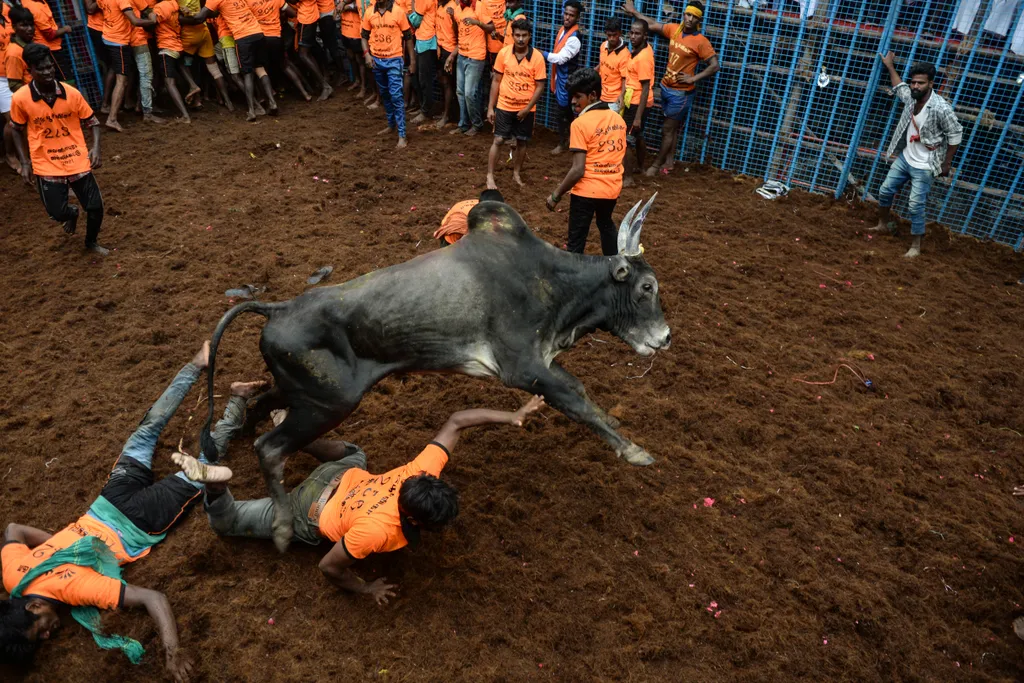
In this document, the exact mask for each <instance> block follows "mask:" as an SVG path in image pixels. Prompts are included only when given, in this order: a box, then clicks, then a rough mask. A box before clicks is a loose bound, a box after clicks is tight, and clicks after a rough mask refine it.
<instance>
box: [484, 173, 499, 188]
mask: <svg viewBox="0 0 1024 683" xmlns="http://www.w3.org/2000/svg"><path fill="white" fill-rule="evenodd" d="M487 189H488V190H497V189H498V183H496V182H494V176H493V175H492V174H490V173H488V174H487Z"/></svg>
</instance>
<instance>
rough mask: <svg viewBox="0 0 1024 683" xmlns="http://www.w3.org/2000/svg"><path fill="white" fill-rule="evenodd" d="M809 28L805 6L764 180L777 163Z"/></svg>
mask: <svg viewBox="0 0 1024 683" xmlns="http://www.w3.org/2000/svg"><path fill="white" fill-rule="evenodd" d="M806 26H807V16H806V15H805V14H804V10H803V6H801V7H800V30H799V31H797V34H796V46H795V47H794V48H793V57H792V58H791V59H790V60H789V76H788V77H787V78H786V91H785V94H783V96H782V103H780V104H779V119H778V121H776V122H775V136H774V137H773V138H772V147H771V150H770V152H771V153H770V155H769V157H768V165H767V166H765V168H764V179H765V180H768V175H769V174H770V172H771V168H772V164H773V163H774V162H775V150H776V149H778V144H779V133H781V132H782V122H783V120H784V119H785V118H786V107H785V106H784V105H785V104H786V103H788V102H789V97H790V95H791V94H792V91H793V74H794V73H796V60H797V58H798V57H799V56H800V48H801V47H802V46H803V42H804V29H805V28H806ZM764 82H765V83H767V82H768V76H767V74H765V79H764Z"/></svg>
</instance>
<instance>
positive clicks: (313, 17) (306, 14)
mask: <svg viewBox="0 0 1024 683" xmlns="http://www.w3.org/2000/svg"><path fill="white" fill-rule="evenodd" d="M288 2H289V3H290V4H292V5H295V11H296V13H297V16H296V18H295V21H296V24H297V26H296V27H295V47H296V49H298V51H299V59H300V60H301V61H302V63H303V64H304V65H305V67H306V68H307V69H308V70H309V72H310V73H312V74H313V76H314V77H315V78H316V80H317V81H318V82H319V84H320V86H321V89H320V97H319V98H318V99H319V100H320V101H321V102H323V101H325V100H326V99H327V98H328V97H330V96H331V93H333V92H334V88H332V87H331V85H330V83H328V82H327V74H326V73H324V72H321V70H320V65H319V64H317V61H316V59H314V58H313V55H312V53H311V50H312V49H313V48H315V47H316V31H317V25H318V23H319V21H320V7H319V5H318V3H317V0H288Z"/></svg>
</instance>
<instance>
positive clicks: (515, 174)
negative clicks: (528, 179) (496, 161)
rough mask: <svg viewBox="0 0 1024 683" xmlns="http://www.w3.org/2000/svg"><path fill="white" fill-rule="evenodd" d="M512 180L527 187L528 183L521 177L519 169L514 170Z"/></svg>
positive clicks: (520, 185)
mask: <svg viewBox="0 0 1024 683" xmlns="http://www.w3.org/2000/svg"><path fill="white" fill-rule="evenodd" d="M512 180H514V181H516V185H518V186H519V187H526V183H524V182H523V179H522V178H520V177H519V172H518V171H512ZM494 189H498V188H494Z"/></svg>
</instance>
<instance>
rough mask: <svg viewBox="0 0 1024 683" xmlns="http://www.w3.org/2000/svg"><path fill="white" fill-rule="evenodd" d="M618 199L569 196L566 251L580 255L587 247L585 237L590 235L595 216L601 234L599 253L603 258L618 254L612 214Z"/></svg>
mask: <svg viewBox="0 0 1024 683" xmlns="http://www.w3.org/2000/svg"><path fill="white" fill-rule="evenodd" d="M618 201H619V200H618V199H592V198H590V197H579V196H577V195H574V194H571V195H569V239H568V241H567V244H566V247H565V248H566V249H567V250H568V251H571V252H573V253H576V254H582V253H583V250H584V249H585V248H586V246H587V235H588V234H590V222H591V221H592V220H593V219H594V214H597V229H598V231H600V233H601V252H602V253H603V254H604V255H605V256H614V255H615V254H617V253H619V245H618V232H617V230H616V228H615V221H613V220H612V213H613V212H614V211H615V203H616V202H618Z"/></svg>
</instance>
